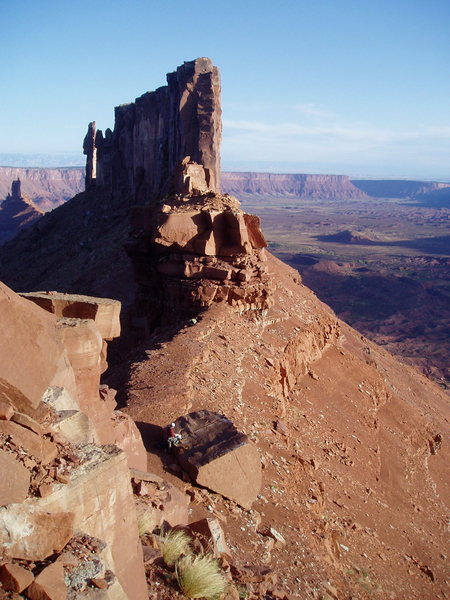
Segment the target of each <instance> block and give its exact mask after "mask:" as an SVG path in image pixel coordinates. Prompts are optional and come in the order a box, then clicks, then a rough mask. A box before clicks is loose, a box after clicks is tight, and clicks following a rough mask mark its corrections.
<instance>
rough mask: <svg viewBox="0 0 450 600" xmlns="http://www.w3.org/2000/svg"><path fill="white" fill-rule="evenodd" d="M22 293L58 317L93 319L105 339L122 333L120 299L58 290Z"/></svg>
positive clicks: (24, 296)
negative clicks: (64, 292)
mask: <svg viewBox="0 0 450 600" xmlns="http://www.w3.org/2000/svg"><path fill="white" fill-rule="evenodd" d="M20 295H21V296H22V297H23V298H26V299H27V300H31V301H32V302H34V303H35V304H37V305H38V306H40V307H41V308H43V309H44V310H46V311H48V312H50V313H53V314H54V315H56V316H57V317H60V318H61V317H68V318H71V319H92V320H93V321H94V323H95V325H96V326H97V329H98V331H99V332H100V335H101V337H102V338H103V339H104V340H110V339H113V338H116V337H119V335H120V319H119V317H120V308H121V304H120V302H119V301H118V300H112V299H110V298H94V297H92V296H80V295H78V294H62V293H58V292H27V293H25V294H20Z"/></svg>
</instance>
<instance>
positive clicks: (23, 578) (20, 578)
mask: <svg viewBox="0 0 450 600" xmlns="http://www.w3.org/2000/svg"><path fill="white" fill-rule="evenodd" d="M33 580H34V575H33V573H31V571H29V570H28V569H24V568H23V567H20V566H19V565H13V564H6V565H2V566H1V567H0V582H1V584H2V585H3V588H4V589H5V590H7V591H8V592H19V593H20V592H22V591H23V590H24V589H25V588H27V587H28V586H29V585H30V584H31V583H32V582H33Z"/></svg>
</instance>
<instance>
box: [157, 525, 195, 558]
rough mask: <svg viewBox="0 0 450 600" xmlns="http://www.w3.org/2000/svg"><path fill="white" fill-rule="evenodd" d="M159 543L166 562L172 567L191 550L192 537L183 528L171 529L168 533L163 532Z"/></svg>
mask: <svg viewBox="0 0 450 600" xmlns="http://www.w3.org/2000/svg"><path fill="white" fill-rule="evenodd" d="M157 543H158V546H159V549H160V550H161V554H162V557H163V560H164V562H165V563H166V565H167V566H168V567H172V566H173V565H174V564H175V562H176V561H177V560H178V559H179V558H180V556H182V555H183V554H188V553H189V552H190V544H191V538H190V537H189V535H188V534H187V533H186V532H185V531H183V530H182V529H171V530H170V531H168V532H167V533H165V532H161V534H160V535H159V536H158V538H157Z"/></svg>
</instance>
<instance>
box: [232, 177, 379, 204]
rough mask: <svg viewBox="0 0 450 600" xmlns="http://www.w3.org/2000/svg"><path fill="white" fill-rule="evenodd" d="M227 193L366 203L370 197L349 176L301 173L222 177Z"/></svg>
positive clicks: (243, 195)
mask: <svg viewBox="0 0 450 600" xmlns="http://www.w3.org/2000/svg"><path fill="white" fill-rule="evenodd" d="M222 187H223V189H224V191H225V192H227V193H229V194H233V195H236V196H239V197H243V198H245V197H246V196H273V197H284V198H286V197H292V198H316V199H320V200H358V199H359V200H363V199H367V198H368V195H367V194H366V192H364V191H363V190H361V189H358V188H357V187H356V186H355V185H353V183H352V182H351V181H350V178H349V177H348V176H347V175H307V174H302V173H295V174H281V173H251V172H248V173H237V172H234V173H233V172H230V173H222Z"/></svg>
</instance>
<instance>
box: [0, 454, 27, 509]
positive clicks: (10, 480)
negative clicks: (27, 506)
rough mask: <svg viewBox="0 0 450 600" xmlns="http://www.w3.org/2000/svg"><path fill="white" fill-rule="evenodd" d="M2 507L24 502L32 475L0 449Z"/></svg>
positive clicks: (0, 499) (11, 456)
mask: <svg viewBox="0 0 450 600" xmlns="http://www.w3.org/2000/svg"><path fill="white" fill-rule="evenodd" d="M0 473H1V477H0V506H5V505H6V504H14V503H18V502H23V501H24V500H25V498H26V497H27V495H28V488H29V487H30V473H29V472H28V469H26V468H25V467H24V466H23V465H22V464H21V463H20V462H19V461H18V460H16V459H15V458H14V456H13V455H12V454H10V453H9V452H5V450H1V449H0Z"/></svg>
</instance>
